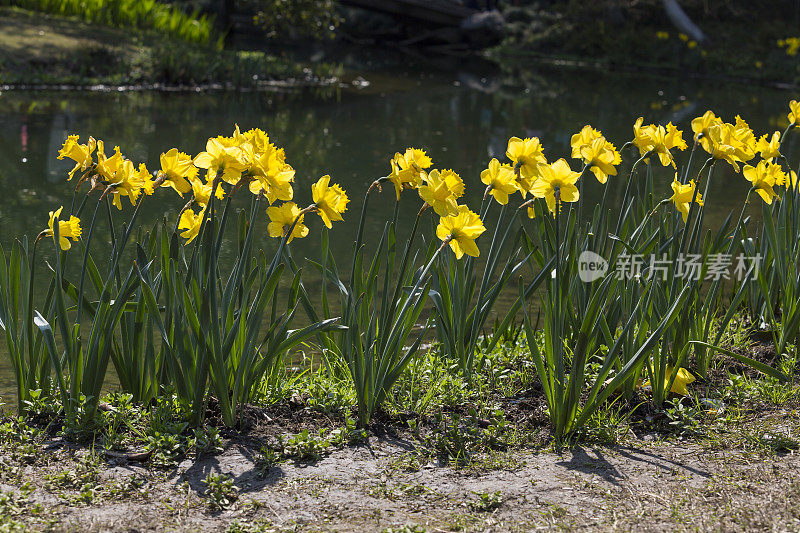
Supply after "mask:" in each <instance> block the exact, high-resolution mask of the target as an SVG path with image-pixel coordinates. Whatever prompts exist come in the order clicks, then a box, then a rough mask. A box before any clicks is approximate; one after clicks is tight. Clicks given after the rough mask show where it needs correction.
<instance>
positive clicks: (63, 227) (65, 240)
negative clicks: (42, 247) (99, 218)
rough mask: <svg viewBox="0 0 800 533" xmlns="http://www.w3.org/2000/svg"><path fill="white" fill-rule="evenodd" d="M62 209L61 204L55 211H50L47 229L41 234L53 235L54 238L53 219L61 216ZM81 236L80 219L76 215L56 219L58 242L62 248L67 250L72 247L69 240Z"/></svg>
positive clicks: (75, 239) (74, 239)
mask: <svg viewBox="0 0 800 533" xmlns="http://www.w3.org/2000/svg"><path fill="white" fill-rule="evenodd" d="M63 209H64V207H63V206H61V207H59V208H58V209H56V210H55V211H50V213H49V216H50V220H49V222H48V223H47V227H48V229H46V230H45V231H44V232H43V234H44V235H45V236H47V237H53V238H54V239H55V235H56V234H55V229H54V226H55V221H56V219H57V218H59V217H60V216H61V211H62V210H63ZM80 236H81V220H80V219H79V218H78V217H76V216H75V215H70V217H69V220H61V219H60V218H59V221H58V244H59V246H60V247H61V249H62V250H69V249H70V248H72V243H71V242H70V241H69V240H70V239H72V240H73V241H77V240H78V239H79V238H80Z"/></svg>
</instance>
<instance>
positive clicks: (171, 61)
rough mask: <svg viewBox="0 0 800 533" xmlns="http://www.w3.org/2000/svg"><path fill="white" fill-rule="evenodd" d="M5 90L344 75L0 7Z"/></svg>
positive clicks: (252, 83) (322, 80)
mask: <svg viewBox="0 0 800 533" xmlns="http://www.w3.org/2000/svg"><path fill="white" fill-rule="evenodd" d="M0 66H1V67H2V68H0V84H2V85H6V86H8V88H18V87H20V88H22V87H59V86H65V87H67V88H76V87H81V88H96V87H109V86H110V87H123V88H124V87H133V88H154V89H159V88H161V89H163V88H178V89H184V88H193V89H194V88H215V87H219V88H231V87H233V88H251V89H257V88H261V87H273V86H275V85H280V86H307V85H314V86H316V85H330V84H333V83H336V81H337V80H338V76H339V75H340V69H339V68H338V67H336V66H334V65H328V64H314V65H310V66H309V65H305V64H301V63H298V62H295V61H293V60H291V59H288V58H285V57H280V56H277V55H272V54H268V53H264V52H256V51H237V50H217V49H215V48H214V47H212V46H205V45H199V44H191V43H185V42H181V41H173V40H167V39H165V38H163V37H161V36H159V35H156V34H154V33H151V32H143V31H138V30H131V29H118V28H110V27H105V26H98V25H93V24H87V23H84V22H81V21H79V20H76V19H73V18H67V17H58V16H53V15H48V14H43V13H34V12H30V11H25V10H21V9H17V8H0Z"/></svg>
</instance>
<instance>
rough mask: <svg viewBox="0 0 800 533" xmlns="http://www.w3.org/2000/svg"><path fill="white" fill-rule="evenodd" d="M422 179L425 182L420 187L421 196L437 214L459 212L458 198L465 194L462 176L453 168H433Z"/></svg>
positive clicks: (445, 214)
mask: <svg viewBox="0 0 800 533" xmlns="http://www.w3.org/2000/svg"><path fill="white" fill-rule="evenodd" d="M422 179H423V182H424V183H423V185H420V187H419V190H418V192H419V196H420V198H422V200H423V201H424V202H425V203H426V204H428V205H429V206H431V207H432V208H433V210H434V211H436V214H437V215H439V216H442V217H443V216H447V215H455V214H457V213H458V202H457V201H456V200H457V199H458V198H460V197H461V196H462V195H463V194H464V182H463V181H462V179H461V176H459V175H458V174H456V173H455V172H453V171H452V170H442V171H441V172H439V171H438V170H431V171H430V172H429V173H428V174H427V175H425V176H424V177H423V178H422Z"/></svg>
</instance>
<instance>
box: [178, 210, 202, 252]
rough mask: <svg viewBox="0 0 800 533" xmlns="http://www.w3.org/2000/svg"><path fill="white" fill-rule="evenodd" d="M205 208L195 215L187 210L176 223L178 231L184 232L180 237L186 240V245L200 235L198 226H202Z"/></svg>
mask: <svg viewBox="0 0 800 533" xmlns="http://www.w3.org/2000/svg"><path fill="white" fill-rule="evenodd" d="M204 214H205V208H203V209H201V210H200V212H199V213H195V212H194V211H193V210H191V209H187V210H186V211H184V212H183V214H182V215H181V219H180V220H179V221H178V229H182V230H184V231H183V233H181V237H183V238H184V239H186V244H189V243H190V242H192V241H193V240H194V238H195V237H197V235H198V234H199V233H200V226H202V224H203V216H204Z"/></svg>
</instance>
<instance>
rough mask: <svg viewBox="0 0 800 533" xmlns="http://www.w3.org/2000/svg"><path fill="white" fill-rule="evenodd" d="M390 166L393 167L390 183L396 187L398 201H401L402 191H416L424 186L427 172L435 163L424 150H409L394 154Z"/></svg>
mask: <svg viewBox="0 0 800 533" xmlns="http://www.w3.org/2000/svg"><path fill="white" fill-rule="evenodd" d="M389 165H390V167H391V173H390V174H389V181H391V182H392V184H393V185H394V190H395V193H396V194H397V199H398V200H400V191H402V190H403V189H416V188H418V187H419V186H420V185H422V179H423V175H424V174H425V170H426V169H428V168H430V167H431V166H432V165H433V161H431V158H430V157H428V155H427V154H426V153H425V151H424V150H420V149H419V148H407V149H406V151H405V152H404V153H402V154H400V153H396V154H394V157H393V158H392V159H391V160H390V161H389Z"/></svg>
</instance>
